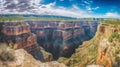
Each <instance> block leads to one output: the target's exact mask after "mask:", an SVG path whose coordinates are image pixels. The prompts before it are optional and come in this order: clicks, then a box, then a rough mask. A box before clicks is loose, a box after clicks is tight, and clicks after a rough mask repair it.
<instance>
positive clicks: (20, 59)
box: [0, 49, 67, 67]
mask: <svg viewBox="0 0 120 67" xmlns="http://www.w3.org/2000/svg"><path fill="white" fill-rule="evenodd" d="M14 55H15V59H14V60H12V61H1V60H0V67H67V66H65V65H64V64H63V63H58V62H54V61H53V62H46V63H42V62H40V61H38V60H35V59H34V58H33V57H32V56H31V55H30V54H28V52H26V51H25V50H23V49H18V50H15V51H14Z"/></svg>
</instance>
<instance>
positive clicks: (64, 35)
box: [27, 21, 99, 59]
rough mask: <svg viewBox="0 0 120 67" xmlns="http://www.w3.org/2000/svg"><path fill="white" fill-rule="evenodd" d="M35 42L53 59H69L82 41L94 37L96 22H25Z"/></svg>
mask: <svg viewBox="0 0 120 67" xmlns="http://www.w3.org/2000/svg"><path fill="white" fill-rule="evenodd" d="M27 22H28V24H30V25H31V32H32V33H34V34H36V35H37V41H38V43H39V45H40V46H42V47H43V48H44V49H45V50H46V51H48V52H50V53H52V54H53V56H54V59H58V57H60V56H65V57H70V56H71V55H72V54H73V53H74V52H75V49H76V48H77V47H78V46H79V44H81V43H82V42H83V41H85V40H88V39H90V38H92V37H93V36H94V35H95V32H96V28H97V25H98V24H99V23H98V22H97V21H92V22H91V21H27Z"/></svg>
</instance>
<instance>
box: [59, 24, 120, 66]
mask: <svg viewBox="0 0 120 67" xmlns="http://www.w3.org/2000/svg"><path fill="white" fill-rule="evenodd" d="M119 37H120V25H117V26H116V25H112V24H106V25H105V24H100V25H99V27H98V30H97V32H96V35H95V36H94V38H93V39H91V40H89V41H85V42H84V43H83V44H82V45H80V46H79V48H78V49H76V52H75V53H74V54H73V55H72V56H71V57H70V58H69V59H67V58H60V59H59V60H58V61H59V62H64V63H65V64H66V65H68V66H70V67H75V66H76V67H86V66H88V65H98V66H103V67H119V66H120V52H119V51H120V38H119Z"/></svg>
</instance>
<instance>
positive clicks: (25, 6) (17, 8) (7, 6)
mask: <svg viewBox="0 0 120 67" xmlns="http://www.w3.org/2000/svg"><path fill="white" fill-rule="evenodd" d="M42 1H43V0H0V14H37V15H38V14H39V15H60V16H69V17H77V18H81V17H94V16H95V15H92V14H90V13H88V12H87V11H84V10H81V9H80V8H79V7H78V6H76V5H73V6H72V7H71V8H65V7H55V5H56V2H53V3H49V4H46V5H45V4H40V3H41V2H42ZM83 1H84V0H83ZM84 3H86V4H88V5H90V3H92V1H88V0H87V1H86V2H85V1H84ZM98 8H99V7H95V8H90V7H88V10H96V9H98ZM113 15H114V14H111V13H107V14H106V15H105V16H106V17H110V16H113ZM114 16H119V15H117V14H115V15H114ZM99 17H103V16H101V15H99Z"/></svg>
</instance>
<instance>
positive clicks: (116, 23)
mask: <svg viewBox="0 0 120 67" xmlns="http://www.w3.org/2000/svg"><path fill="white" fill-rule="evenodd" d="M103 24H113V25H119V24H120V19H109V20H104V21H103Z"/></svg>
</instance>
